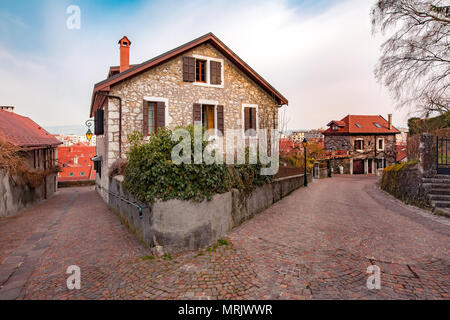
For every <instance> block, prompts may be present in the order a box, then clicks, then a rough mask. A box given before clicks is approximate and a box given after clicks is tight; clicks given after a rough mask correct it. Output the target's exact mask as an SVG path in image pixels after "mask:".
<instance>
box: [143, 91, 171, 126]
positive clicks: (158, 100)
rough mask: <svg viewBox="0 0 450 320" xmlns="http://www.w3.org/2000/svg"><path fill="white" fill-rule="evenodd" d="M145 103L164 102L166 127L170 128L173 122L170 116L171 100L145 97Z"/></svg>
mask: <svg viewBox="0 0 450 320" xmlns="http://www.w3.org/2000/svg"><path fill="white" fill-rule="evenodd" d="M144 101H147V102H164V104H165V107H166V108H165V113H166V115H165V120H166V121H165V124H164V125H165V127H166V128H168V127H169V124H170V123H171V122H172V121H171V120H172V119H171V118H170V116H169V99H167V98H161V97H144Z"/></svg>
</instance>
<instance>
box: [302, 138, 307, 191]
mask: <svg viewBox="0 0 450 320" xmlns="http://www.w3.org/2000/svg"><path fill="white" fill-rule="evenodd" d="M302 144H303V150H304V152H305V175H304V176H305V183H304V185H305V187H307V186H308V173H307V170H306V148H307V147H308V140H306V138H305V139H303V142H302Z"/></svg>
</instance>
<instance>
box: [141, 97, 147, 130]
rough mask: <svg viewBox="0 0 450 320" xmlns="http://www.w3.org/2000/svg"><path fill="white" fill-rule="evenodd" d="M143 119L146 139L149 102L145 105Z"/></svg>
mask: <svg viewBox="0 0 450 320" xmlns="http://www.w3.org/2000/svg"><path fill="white" fill-rule="evenodd" d="M143 115H144V117H143V119H142V135H143V136H144V137H146V136H148V102H147V101H144V103H143Z"/></svg>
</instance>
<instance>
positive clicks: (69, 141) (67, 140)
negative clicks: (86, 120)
mask: <svg viewBox="0 0 450 320" xmlns="http://www.w3.org/2000/svg"><path fill="white" fill-rule="evenodd" d="M55 138H56V139H58V140H59V141H61V142H62V143H63V146H64V147H70V146H73V145H75V144H77V143H82V144H84V145H86V146H95V145H96V136H95V135H92V139H91V140H90V141H89V140H88V139H87V138H86V136H85V135H76V134H55Z"/></svg>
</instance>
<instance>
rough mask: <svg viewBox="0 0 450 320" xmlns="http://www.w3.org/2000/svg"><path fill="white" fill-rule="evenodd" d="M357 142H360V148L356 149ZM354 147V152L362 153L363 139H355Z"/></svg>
mask: <svg viewBox="0 0 450 320" xmlns="http://www.w3.org/2000/svg"><path fill="white" fill-rule="evenodd" d="M357 142H361V148H357V147H356V143H357ZM354 146H355V151H359V152H361V151H362V152H364V139H362V138H357V139H355V142H354Z"/></svg>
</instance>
